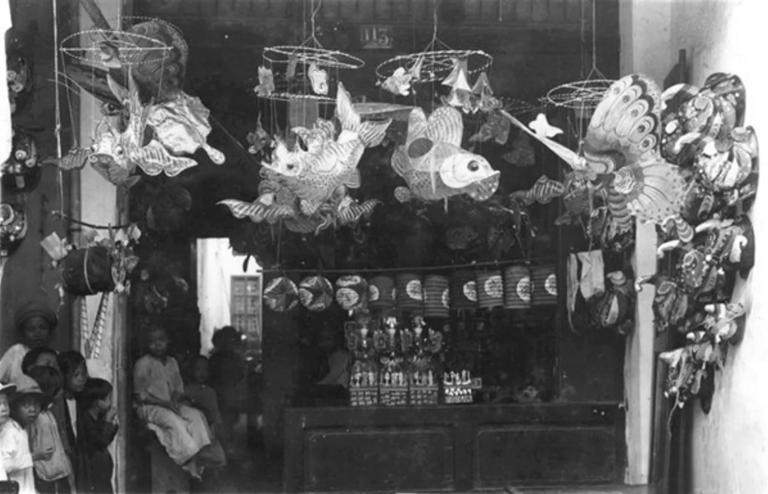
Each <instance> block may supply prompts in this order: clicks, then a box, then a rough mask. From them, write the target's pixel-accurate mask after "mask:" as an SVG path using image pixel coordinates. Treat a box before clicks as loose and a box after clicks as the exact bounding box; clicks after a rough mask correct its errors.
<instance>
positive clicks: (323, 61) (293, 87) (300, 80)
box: [261, 0, 365, 104]
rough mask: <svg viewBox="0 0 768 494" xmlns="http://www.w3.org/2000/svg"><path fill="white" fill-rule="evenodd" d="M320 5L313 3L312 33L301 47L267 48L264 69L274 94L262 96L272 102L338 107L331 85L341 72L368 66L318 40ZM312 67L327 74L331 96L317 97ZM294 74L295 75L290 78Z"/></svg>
mask: <svg viewBox="0 0 768 494" xmlns="http://www.w3.org/2000/svg"><path fill="white" fill-rule="evenodd" d="M321 5H322V1H318V3H317V6H315V2H314V0H312V12H311V17H310V31H311V32H310V34H309V37H308V38H307V39H305V40H304V41H303V42H302V43H301V44H299V45H277V46H269V47H266V48H264V51H263V52H262V59H263V61H264V66H265V67H266V68H268V69H270V70H271V71H272V76H273V79H274V84H275V90H274V91H273V92H272V93H271V94H269V95H265V96H261V97H262V98H264V99H267V100H271V101H293V100H314V101H317V102H318V103H325V104H335V103H336V98H335V96H334V94H335V90H334V87H335V84H331V82H332V81H333V82H338V80H339V79H340V74H339V72H340V71H341V70H357V69H360V68H362V67H364V66H365V62H364V61H363V60H362V59H360V58H358V57H355V56H354V55H350V54H349V53H346V52H343V51H340V50H329V49H326V48H324V47H323V45H322V44H321V43H320V41H319V40H318V39H317V37H316V35H315V33H316V32H317V30H316V27H315V21H316V19H317V13H318V12H319V11H320V7H321ZM291 66H293V69H291ZM310 66H315V67H316V68H317V69H320V70H325V71H326V73H327V77H328V94H317V93H315V92H313V90H312V88H311V87H310V86H309V85H308V84H307V80H308V75H309V74H308V72H309V67H310ZM328 69H331V70H330V71H329V70H328ZM291 70H293V71H294V74H292V76H291V77H289V72H290V71H291Z"/></svg>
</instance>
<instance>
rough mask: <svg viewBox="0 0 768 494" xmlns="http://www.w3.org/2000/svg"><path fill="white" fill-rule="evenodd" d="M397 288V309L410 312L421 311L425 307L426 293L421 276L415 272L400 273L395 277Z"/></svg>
mask: <svg viewBox="0 0 768 494" xmlns="http://www.w3.org/2000/svg"><path fill="white" fill-rule="evenodd" d="M395 287H396V288H397V309H398V310H401V311H409V312H421V311H422V309H423V308H424V293H423V291H422V286H421V276H419V275H417V274H415V273H400V274H398V275H397V276H396V277H395Z"/></svg>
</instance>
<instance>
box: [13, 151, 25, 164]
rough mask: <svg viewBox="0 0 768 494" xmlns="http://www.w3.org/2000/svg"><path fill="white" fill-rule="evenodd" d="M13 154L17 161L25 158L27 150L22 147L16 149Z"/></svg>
mask: <svg viewBox="0 0 768 494" xmlns="http://www.w3.org/2000/svg"><path fill="white" fill-rule="evenodd" d="M13 155H14V156H15V157H16V159H17V160H19V161H21V160H25V159H27V152H26V151H24V150H23V149H17V150H16V152H15V153H14V154H13Z"/></svg>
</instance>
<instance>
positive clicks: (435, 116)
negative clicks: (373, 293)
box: [392, 107, 499, 202]
mask: <svg viewBox="0 0 768 494" xmlns="http://www.w3.org/2000/svg"><path fill="white" fill-rule="evenodd" d="M463 131H464V124H463V122H462V120H461V114H460V113H459V112H458V111H457V110H456V109H454V108H450V107H441V108H438V109H437V110H435V111H434V112H433V113H432V115H430V116H429V119H427V117H426V115H425V114H424V111H423V110H422V109H420V108H415V109H413V110H411V114H410V116H409V119H408V136H407V138H406V142H405V146H400V147H398V148H397V149H395V152H394V153H393V154H392V168H393V169H394V170H395V173H397V174H398V175H400V176H401V177H402V178H403V179H404V180H405V182H406V183H407V184H408V187H407V188H406V187H398V188H397V189H395V197H396V198H397V199H398V200H399V201H401V202H405V201H407V200H410V199H418V200H422V201H436V200H440V199H445V198H448V197H451V196H455V195H458V194H468V195H469V196H470V197H472V198H473V199H475V200H477V201H485V200H486V199H488V198H489V197H491V196H492V195H493V193H494V192H496V189H497V188H498V186H499V172H498V171H496V170H494V169H493V168H491V165H490V163H488V161H487V160H486V159H485V158H483V157H482V156H480V155H478V154H474V153H470V152H469V151H466V150H464V149H462V148H461V137H462V133H463Z"/></svg>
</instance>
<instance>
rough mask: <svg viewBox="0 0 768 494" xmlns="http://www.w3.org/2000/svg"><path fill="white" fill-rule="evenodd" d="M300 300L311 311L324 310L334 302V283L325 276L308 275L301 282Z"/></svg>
mask: <svg viewBox="0 0 768 494" xmlns="http://www.w3.org/2000/svg"><path fill="white" fill-rule="evenodd" d="M299 301H300V302H301V305H303V306H304V307H305V308H306V309H307V310H309V311H312V312H320V311H323V310H325V309H327V308H328V307H330V306H331V303H332V302H333V285H331V282H330V281H328V279H327V278H325V277H323V276H307V277H306V278H304V279H303V280H301V283H299Z"/></svg>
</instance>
